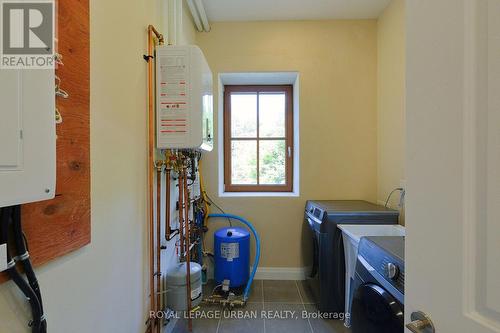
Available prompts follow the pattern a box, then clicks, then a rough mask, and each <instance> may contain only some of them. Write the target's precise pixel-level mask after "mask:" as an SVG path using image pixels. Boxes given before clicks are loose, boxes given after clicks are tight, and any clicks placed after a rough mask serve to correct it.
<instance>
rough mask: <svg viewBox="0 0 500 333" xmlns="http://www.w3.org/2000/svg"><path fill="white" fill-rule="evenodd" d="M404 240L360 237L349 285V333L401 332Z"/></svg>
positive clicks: (402, 327) (400, 238)
mask: <svg viewBox="0 0 500 333" xmlns="http://www.w3.org/2000/svg"><path fill="white" fill-rule="evenodd" d="M404 284H405V266H404V237H401V236H378V237H363V238H361V241H360V243H359V248H358V260H357V262H356V274H355V278H354V283H353V284H352V285H351V290H352V295H353V296H352V303H351V329H352V333H367V332H370V333H401V332H403V331H404Z"/></svg>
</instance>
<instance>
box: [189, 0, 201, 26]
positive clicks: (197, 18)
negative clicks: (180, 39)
mask: <svg viewBox="0 0 500 333" xmlns="http://www.w3.org/2000/svg"><path fill="white" fill-rule="evenodd" d="M187 5H188V7H189V11H190V12H191V16H192V17H193V20H194V25H195V26H196V30H198V31H200V32H201V31H203V27H202V25H201V21H200V16H199V15H198V11H197V10H196V7H195V5H194V3H193V0H187Z"/></svg>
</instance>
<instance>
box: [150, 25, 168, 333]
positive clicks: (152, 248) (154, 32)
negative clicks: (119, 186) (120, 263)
mask: <svg viewBox="0 0 500 333" xmlns="http://www.w3.org/2000/svg"><path fill="white" fill-rule="evenodd" d="M154 36H156V37H157V38H158V43H159V44H160V45H161V44H163V41H164V38H163V35H162V34H160V33H159V32H158V31H157V30H156V29H155V28H154V27H153V26H152V25H149V26H148V54H147V56H148V57H146V59H147V62H148V212H149V214H148V222H149V223H148V224H149V275H150V276H149V293H150V311H155V310H156V304H155V297H154V296H155V285H154V282H155V281H154V280H155V257H154V252H155V246H154V241H155V237H154V217H153V212H154V202H153V192H154V191H153V183H154V149H155V147H154V137H155V128H154V77H153V65H154V64H153V61H152V60H151V57H152V55H153V51H154V45H155V40H154ZM154 328H156V331H157V332H159V331H160V327H159V325H157V322H156V320H155V319H154V318H150V320H149V324H148V328H147V330H148V331H150V332H153V329H154Z"/></svg>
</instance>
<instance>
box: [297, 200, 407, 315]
mask: <svg viewBox="0 0 500 333" xmlns="http://www.w3.org/2000/svg"><path fill="white" fill-rule="evenodd" d="M304 220H305V223H306V224H307V226H308V227H309V228H308V229H310V231H311V236H312V241H313V242H312V243H313V249H312V250H313V251H312V252H313V267H312V271H311V274H310V276H309V277H308V278H307V282H308V283H307V285H308V286H309V289H310V291H311V294H312V295H313V297H314V301H315V303H316V304H317V306H318V309H319V310H320V311H321V312H325V313H330V314H334V313H336V314H343V313H344V310H345V259H344V243H343V240H342V232H341V231H340V229H338V228H337V226H338V225H339V224H367V225H373V224H397V223H398V220H399V212H398V211H397V210H393V209H389V208H386V207H383V206H379V205H376V204H373V203H370V202H367V201H363V200H309V201H307V203H306V209H305V214H304Z"/></svg>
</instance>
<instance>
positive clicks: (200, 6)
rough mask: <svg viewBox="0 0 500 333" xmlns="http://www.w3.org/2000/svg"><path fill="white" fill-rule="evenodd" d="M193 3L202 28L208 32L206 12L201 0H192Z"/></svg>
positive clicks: (208, 25)
mask: <svg viewBox="0 0 500 333" xmlns="http://www.w3.org/2000/svg"><path fill="white" fill-rule="evenodd" d="M194 3H195V4H196V9H198V14H199V16H200V19H201V23H202V24H203V29H204V30H205V31H206V32H209V31H210V24H209V23H208V17H207V13H206V12H205V7H204V6H203V2H202V0H194Z"/></svg>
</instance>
